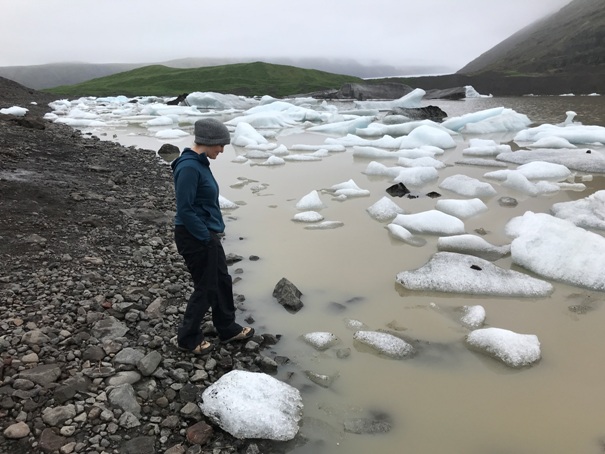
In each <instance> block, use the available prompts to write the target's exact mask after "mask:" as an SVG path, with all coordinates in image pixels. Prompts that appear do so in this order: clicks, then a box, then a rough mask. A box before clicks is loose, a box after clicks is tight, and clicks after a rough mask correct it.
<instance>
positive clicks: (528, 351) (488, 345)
mask: <svg viewBox="0 0 605 454" xmlns="http://www.w3.org/2000/svg"><path fill="white" fill-rule="evenodd" d="M466 343H467V344H468V345H469V346H470V347H472V348H474V349H477V350H479V351H481V352H483V353H485V354H487V355H489V356H492V357H493V358H496V359H498V360H500V361H502V362H503V363H504V364H506V365H507V366H509V367H523V366H530V365H531V364H533V363H535V362H536V361H538V360H539V359H540V357H541V352H540V341H539V340H538V337H537V336H535V335H533V334H518V333H515V332H513V331H509V330H506V329H501V328H482V329H477V330H475V331H473V332H471V333H469V334H468V335H467V336H466Z"/></svg>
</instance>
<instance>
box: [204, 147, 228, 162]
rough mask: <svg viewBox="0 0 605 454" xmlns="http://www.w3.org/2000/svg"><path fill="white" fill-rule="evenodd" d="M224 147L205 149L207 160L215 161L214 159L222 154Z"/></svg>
mask: <svg viewBox="0 0 605 454" xmlns="http://www.w3.org/2000/svg"><path fill="white" fill-rule="evenodd" d="M224 149H225V145H209V146H208V147H207V148H206V156H207V157H208V159H216V157H217V156H218V155H219V154H221V153H222V152H223V150H224Z"/></svg>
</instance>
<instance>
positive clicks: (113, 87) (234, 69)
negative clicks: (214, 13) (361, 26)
mask: <svg viewBox="0 0 605 454" xmlns="http://www.w3.org/2000/svg"><path fill="white" fill-rule="evenodd" d="M362 81H363V79H360V78H359V77H354V76H345V75H340V74H332V73H327V72H324V71H317V70H313V69H302V68H296V67H294V66H286V65H274V64H269V63H262V62H254V63H238V64H232V65H222V66H209V67H203V68H192V69H181V68H169V67H167V66H162V65H152V66H145V67H143V68H137V69H133V70H131V71H126V72H122V73H119V74H113V75H111V76H107V77H101V78H98V79H93V80H89V81H87V82H83V83H80V84H75V85H64V86H60V87H55V88H50V89H47V90H44V91H46V92H49V93H53V94H57V95H65V96H70V97H76V96H116V95H125V96H177V95H179V94H181V93H191V92H195V91H201V92H205V91H212V92H217V93H230V94H236V95H243V96H262V95H271V96H275V97H283V96H288V95H293V94H299V93H310V92H314V91H320V90H327V89H334V88H335V89H337V88H340V87H341V86H342V85H343V84H345V83H348V82H353V83H355V82H357V83H359V82H362Z"/></svg>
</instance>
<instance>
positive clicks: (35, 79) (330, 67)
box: [0, 58, 451, 90]
mask: <svg viewBox="0 0 605 454" xmlns="http://www.w3.org/2000/svg"><path fill="white" fill-rule="evenodd" d="M255 61H265V62H267V63H274V64H279V65H288V66H296V67H299V68H305V69H317V70H320V71H325V72H330V73H334V74H347V75H350V76H355V77H361V78H371V77H388V76H398V75H401V74H444V73H447V72H449V71H450V70H451V68H445V67H442V66H431V67H427V66H417V65H416V66H412V65H406V66H400V67H398V66H390V65H364V64H362V63H359V62H358V61H356V60H353V59H347V58H342V59H330V58H302V59H296V58H272V59H264V58H257V59H252V58H251V59H235V58H182V59H178V60H169V61H166V62H160V63H156V62H154V63H106V64H102V63H99V64H96V63H81V62H74V63H51V64H46V65H33V66H4V67H0V77H5V78H7V79H10V80H14V81H15V82H19V83H20V84H22V85H25V86H26V87H30V88H35V89H36V90H41V89H45V88H53V87H59V86H63V85H73V84H79V83H81V82H86V81H88V80H92V79H97V78H99V77H105V76H111V75H112V74H118V73H121V72H125V71H130V70H132V69H136V68H142V67H145V66H150V65H162V66H168V67H170V68H183V69H184V68H202V67H208V66H220V65H231V64H235V63H252V62H255Z"/></svg>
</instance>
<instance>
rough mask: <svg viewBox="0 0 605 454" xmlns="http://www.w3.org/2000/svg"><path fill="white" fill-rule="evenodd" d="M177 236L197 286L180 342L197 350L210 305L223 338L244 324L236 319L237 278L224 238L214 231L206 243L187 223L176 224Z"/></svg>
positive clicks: (232, 334) (181, 330) (188, 306)
mask: <svg viewBox="0 0 605 454" xmlns="http://www.w3.org/2000/svg"><path fill="white" fill-rule="evenodd" d="M174 240H175V242H176V247H177V249H178V251H179V254H181V255H182V256H183V258H184V259H185V263H186V264H187V268H188V269H189V272H190V273H191V277H192V279H193V287H194V290H193V293H192V294H191V296H190V297H189V302H188V303H187V309H186V310H185V315H184V316H183V320H182V322H181V324H180V326H179V329H178V336H177V338H178V344H179V346H180V347H183V348H187V349H190V350H193V349H194V348H195V347H197V346H198V345H199V344H200V343H201V342H202V341H203V340H204V335H203V333H202V331H201V329H200V328H201V324H202V321H203V320H204V316H205V315H206V312H208V309H210V308H212V323H213V324H214V327H215V328H216V330H217V331H218V335H219V338H220V339H221V340H225V339H229V338H231V337H233V336H235V335H237V334H238V333H239V332H240V331H241V330H242V326H240V325H238V324H237V323H235V305H234V303H233V281H232V279H231V276H230V275H229V272H228V270H227V259H226V257H225V251H224V250H223V245H222V244H221V239H220V238H219V237H218V235H216V234H214V233H213V234H211V239H210V241H209V242H208V243H204V242H202V241H200V240H198V239H197V238H195V237H194V236H193V235H191V234H190V233H189V232H188V231H187V229H186V228H185V227H183V226H176V227H175V230H174Z"/></svg>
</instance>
